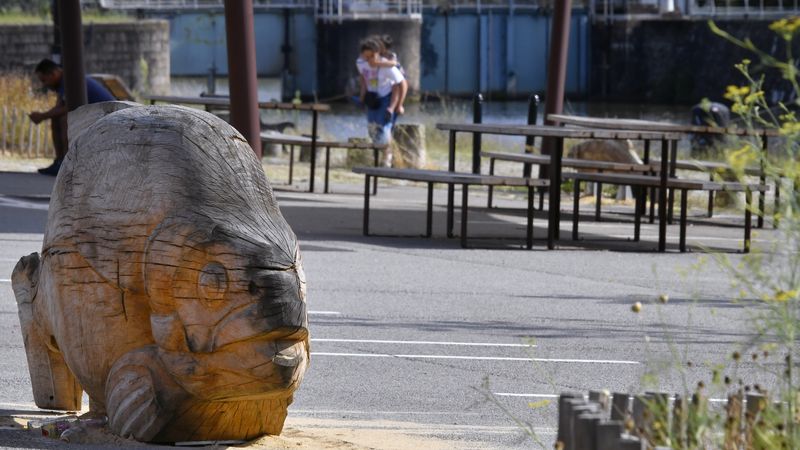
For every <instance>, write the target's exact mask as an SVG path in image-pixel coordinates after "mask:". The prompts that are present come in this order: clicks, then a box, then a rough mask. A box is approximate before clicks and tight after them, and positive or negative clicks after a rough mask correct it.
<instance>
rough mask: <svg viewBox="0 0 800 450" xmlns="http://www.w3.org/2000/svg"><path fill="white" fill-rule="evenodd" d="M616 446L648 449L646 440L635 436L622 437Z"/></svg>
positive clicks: (628, 448) (641, 449)
mask: <svg viewBox="0 0 800 450" xmlns="http://www.w3.org/2000/svg"><path fill="white" fill-rule="evenodd" d="M616 448H617V450H648V446H647V443H646V441H645V440H644V439H639V438H635V437H624V438H621V439H620V440H619V442H618V443H617V447H616Z"/></svg>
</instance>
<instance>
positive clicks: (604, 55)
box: [591, 19, 791, 104]
mask: <svg viewBox="0 0 800 450" xmlns="http://www.w3.org/2000/svg"><path fill="white" fill-rule="evenodd" d="M717 25H718V26H719V27H720V28H722V29H723V30H726V31H728V32H729V33H731V34H732V35H734V36H736V37H737V38H740V39H745V38H749V39H751V40H752V41H753V42H754V43H755V44H756V46H758V47H759V48H761V49H763V50H765V51H767V52H769V53H770V54H773V55H776V56H778V57H780V56H781V55H785V46H784V42H783V40H782V39H780V38H779V37H778V36H777V35H776V34H775V33H774V32H772V31H771V30H769V28H768V26H769V21H763V20H752V19H750V20H724V21H723V20H720V21H717ZM743 58H750V59H751V60H753V63H754V64H753V69H754V72H755V73H756V75H757V76H758V75H759V74H760V73H761V71H760V69H759V67H758V64H757V62H758V58H757V57H756V56H755V55H753V54H752V53H751V52H748V51H746V50H743V49H741V48H739V47H737V46H735V45H734V44H732V43H729V42H727V41H726V40H724V39H722V38H721V37H719V36H717V35H715V34H714V33H712V32H711V30H710V28H709V26H708V23H707V22H706V21H692V20H647V21H628V22H625V21H619V22H611V23H595V24H594V26H593V28H592V58H591V65H592V76H591V83H592V84H591V94H592V96H593V97H594V98H601V99H609V100H622V101H634V102H647V103H676V104H694V103H697V102H698V101H700V100H701V99H702V98H703V97H708V98H710V99H711V100H715V101H722V100H723V98H722V96H723V94H724V93H725V87H726V86H728V85H731V84H735V85H742V84H745V81H744V78H743V77H742V75H741V74H739V72H738V71H736V69H734V67H733V65H734V64H737V63H739V62H741V61H742V59H743ZM766 73H767V74H768V75H767V78H766V82H765V92H766V94H767V99H768V101H770V102H775V101H778V100H785V99H786V98H787V96H788V95H789V93H790V91H791V89H790V86H789V85H788V84H787V83H786V82H785V81H783V80H781V78H780V75H779V74H777V73H776V72H775V71H767V72H766ZM725 103H727V102H725Z"/></svg>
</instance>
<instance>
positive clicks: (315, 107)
mask: <svg viewBox="0 0 800 450" xmlns="http://www.w3.org/2000/svg"><path fill="white" fill-rule="evenodd" d="M142 98H143V99H145V100H147V101H149V102H150V104H151V105H154V104H156V102H162V103H178V104H183V105H202V106H204V107H205V109H206V110H209V109H210V108H211V107H212V106H216V107H219V108H230V105H231V102H230V99H229V98H227V97H180V96H171V95H144V96H142ZM258 108H259V109H267V110H282V111H307V112H311V135H310V139H309V146H310V147H311V176H310V177H309V180H308V191H309V192H314V178H315V177H314V168H315V167H316V159H317V147H318V145H317V144H318V142H317V140H318V136H317V124H318V121H319V113H320V112H326V111H330V109H331V107H330V105H327V104H324V103H284V102H258ZM262 139H263V136H262Z"/></svg>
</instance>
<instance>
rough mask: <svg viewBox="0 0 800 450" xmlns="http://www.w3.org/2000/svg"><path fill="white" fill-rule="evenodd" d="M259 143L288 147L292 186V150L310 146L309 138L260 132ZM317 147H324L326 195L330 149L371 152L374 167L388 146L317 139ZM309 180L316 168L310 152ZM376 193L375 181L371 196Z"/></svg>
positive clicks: (325, 191)
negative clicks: (296, 147) (297, 147)
mask: <svg viewBox="0 0 800 450" xmlns="http://www.w3.org/2000/svg"><path fill="white" fill-rule="evenodd" d="M261 141H262V142H266V143H270V144H278V145H282V146H289V184H292V180H293V178H292V177H293V174H294V148H295V146H308V147H310V146H311V137H310V136H297V135H293V134H285V133H275V132H262V133H261ZM316 146H317V147H324V148H325V188H324V190H323V192H324V193H326V194H327V193H328V185H329V179H330V168H331V149H332V148H339V149H348V150H372V152H373V154H372V156H373V161H374V164H375V167H377V166H378V165H379V164H380V152H381V151H385V150H386V148H387V147H388V145H386V144H375V143H372V142H358V141H352V142H351V141H333V140H327V139H317V141H316ZM310 165H311V166H310V175H309V177H310V178H312V179H313V178H314V177H315V176H316V167H317V155H316V152H314V151H312V152H311V156H310ZM377 192H378V182H377V179H376V180H375V184H374V186H373V194H375V193H377Z"/></svg>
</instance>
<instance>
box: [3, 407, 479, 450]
mask: <svg viewBox="0 0 800 450" xmlns="http://www.w3.org/2000/svg"><path fill="white" fill-rule="evenodd" d="M5 413H6V414H4V415H0V446H3V447H10V448H14V447H17V446H19V447H24V448H32V447H31V444H33V445H34V447H33V448H61V447H63V448H67V447H69V448H75V447H73V445H72V444H83V445H91V446H101V447H115V448H125V447H132V448H166V447H163V446H156V445H148V444H142V443H139V442H135V441H132V440H128V439H123V438H121V437H119V436H115V435H113V434H111V433H110V432H109V431H108V430H107V429H106V428H92V427H89V428H86V431H85V432H84V433H81V434H80V435H79V436H76V439H74V440H72V441H71V443H69V444H68V443H66V442H62V441H59V440H55V439H51V438H48V437H44V436H41V435H40V434H39V432H38V430H27V429H26V424H27V422H28V421H29V420H31V419H34V418H46V419H50V418H53V417H56V416H46V417H42V416H38V415H36V414H35V413H34V412H32V414H20V412H15V413H12V414H8V412H5ZM441 429H442V428H441V427H439V426H434V425H431V426H429V425H426V424H419V423H412V422H397V421H386V420H356V421H353V420H340V419H318V418H304V417H290V418H289V419H287V421H286V426H285V427H284V430H283V433H282V434H281V435H280V436H264V437H262V438H259V439H256V440H254V441H251V442H248V443H243V444H238V445H230V444H229V445H219V444H215V443H207V445H202V446H190V447H187V448H214V449H223V448H230V449H237V448H244V449H252V450H266V449H320V450H328V449H345V450H362V449H386V450H418V449H421V448H424V449H426V450H439V449H452V448H465V444H466V447H468V448H489V447H487V446H484V445H481V444H480V443H469V444H467V443H465V442H456V441H449V440H445V439H441V438H437V437H435V436H433V435H434V434H436V432H437V431H441ZM37 444H38V445H37ZM172 448H176V447H172ZM178 448H180V447H178Z"/></svg>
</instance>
